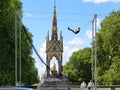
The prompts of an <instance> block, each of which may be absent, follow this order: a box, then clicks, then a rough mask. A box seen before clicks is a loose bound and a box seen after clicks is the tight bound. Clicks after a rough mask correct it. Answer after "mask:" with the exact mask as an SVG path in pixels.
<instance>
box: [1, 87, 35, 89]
mask: <svg viewBox="0 0 120 90" xmlns="http://www.w3.org/2000/svg"><path fill="white" fill-rule="evenodd" d="M0 90H33V89H31V88H23V87H0Z"/></svg>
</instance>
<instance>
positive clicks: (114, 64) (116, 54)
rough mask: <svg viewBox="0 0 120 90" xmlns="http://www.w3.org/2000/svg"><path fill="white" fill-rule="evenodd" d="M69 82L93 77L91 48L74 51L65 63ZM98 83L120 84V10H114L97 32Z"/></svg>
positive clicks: (77, 82) (87, 79)
mask: <svg viewBox="0 0 120 90" xmlns="http://www.w3.org/2000/svg"><path fill="white" fill-rule="evenodd" d="M64 72H65V73H66V75H67V77H68V79H69V82H71V83H73V84H74V83H75V84H79V83H81V82H82V81H85V82H88V81H89V80H90V79H91V78H92V75H91V74H92V58H91V48H84V49H83V50H79V51H77V52H74V53H73V55H72V56H71V57H70V60H69V62H67V63H66V65H64ZM97 83H98V84H99V85H120V11H112V12H111V13H110V15H109V16H106V17H105V19H104V20H103V21H102V23H101V29H100V30H99V32H97Z"/></svg>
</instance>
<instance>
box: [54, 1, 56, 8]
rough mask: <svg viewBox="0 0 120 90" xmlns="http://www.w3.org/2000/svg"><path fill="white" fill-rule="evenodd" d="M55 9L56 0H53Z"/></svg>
mask: <svg viewBox="0 0 120 90" xmlns="http://www.w3.org/2000/svg"><path fill="white" fill-rule="evenodd" d="M55 7H56V0H54V8H55Z"/></svg>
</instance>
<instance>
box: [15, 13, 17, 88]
mask: <svg viewBox="0 0 120 90" xmlns="http://www.w3.org/2000/svg"><path fill="white" fill-rule="evenodd" d="M16 85H17V12H16V11H15V86H16Z"/></svg>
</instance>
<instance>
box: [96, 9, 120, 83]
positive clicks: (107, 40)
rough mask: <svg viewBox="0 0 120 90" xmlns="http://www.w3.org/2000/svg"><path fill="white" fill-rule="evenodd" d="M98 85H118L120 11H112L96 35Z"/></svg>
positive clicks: (119, 74)
mask: <svg viewBox="0 0 120 90" xmlns="http://www.w3.org/2000/svg"><path fill="white" fill-rule="evenodd" d="M97 55H98V56H97V58H98V81H99V84H107V85H108V84H120V83H119V81H120V80H119V76H120V73H119V72H118V70H119V67H120V64H119V62H120V11H113V12H112V13H111V14H110V15H109V16H107V17H106V18H105V19H104V20H103V22H102V23H101V30H100V32H99V33H98V34H97Z"/></svg>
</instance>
